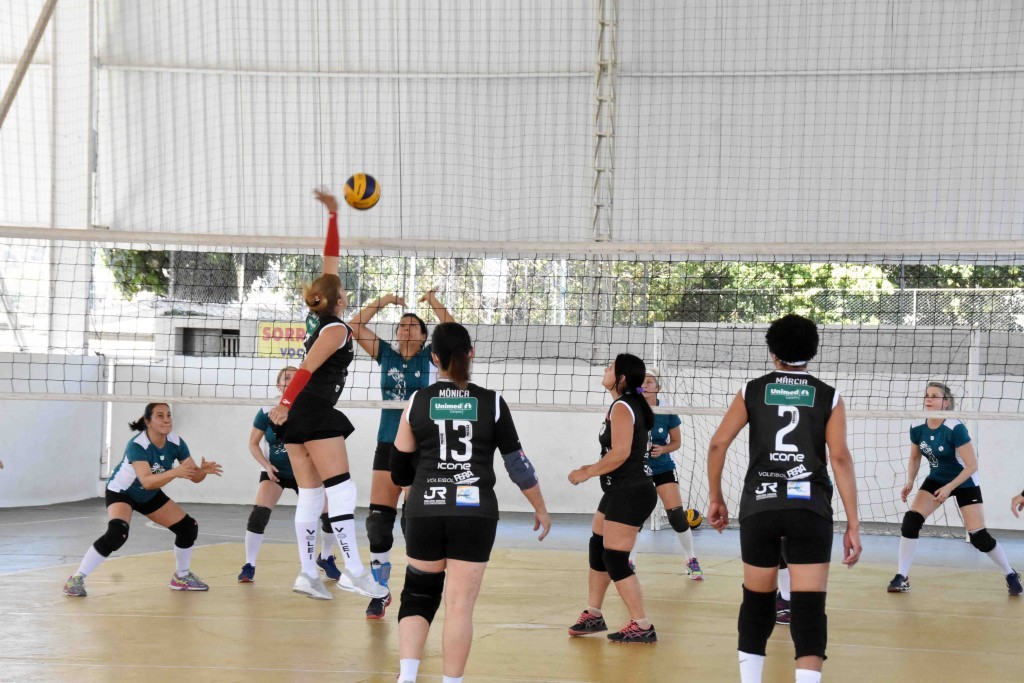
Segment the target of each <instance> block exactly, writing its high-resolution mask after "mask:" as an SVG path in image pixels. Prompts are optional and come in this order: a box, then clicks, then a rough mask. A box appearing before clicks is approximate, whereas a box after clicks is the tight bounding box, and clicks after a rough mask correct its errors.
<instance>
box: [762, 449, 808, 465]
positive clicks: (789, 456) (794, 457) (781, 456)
mask: <svg viewBox="0 0 1024 683" xmlns="http://www.w3.org/2000/svg"><path fill="white" fill-rule="evenodd" d="M768 459H769V460H771V461H772V462H803V461H804V454H803V453H779V452H778V451H775V452H772V453H769V454H768Z"/></svg>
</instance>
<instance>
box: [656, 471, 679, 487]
mask: <svg viewBox="0 0 1024 683" xmlns="http://www.w3.org/2000/svg"><path fill="white" fill-rule="evenodd" d="M651 481H653V482H654V486H655V488H657V487H658V486H661V485H662V484H678V483H679V475H678V474H676V471H675V470H669V471H668V472H658V473H657V474H655V475H654V476H652V477H651Z"/></svg>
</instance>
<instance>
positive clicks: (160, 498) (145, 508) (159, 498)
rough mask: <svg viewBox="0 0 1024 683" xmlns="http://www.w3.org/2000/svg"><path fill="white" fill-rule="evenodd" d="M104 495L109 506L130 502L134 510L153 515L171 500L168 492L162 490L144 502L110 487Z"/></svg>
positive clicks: (141, 513)
mask: <svg viewBox="0 0 1024 683" xmlns="http://www.w3.org/2000/svg"><path fill="white" fill-rule="evenodd" d="M104 497H105V498H106V501H107V502H106V505H107V507H110V506H111V505H113V504H114V503H128V504H129V505H131V506H132V510H134V511H135V512H138V513H139V514H140V515H151V514H153V513H154V512H156V511H157V510H159V509H160V508H162V507H163V506H164V505H166V504H167V503H170V502H171V499H170V498H168V497H167V494H166V493H164V492H163V491H162V490H158V491H157V492H156V495H155V496H153V497H152V498H150V499H149V500H147V501H144V502H140V501H137V500H135V499H134V498H132V497H131V496H129V495H128V494H127V493H125V492H124V491H111V490H110V489H106V492H105V496H104Z"/></svg>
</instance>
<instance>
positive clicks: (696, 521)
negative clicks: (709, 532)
mask: <svg viewBox="0 0 1024 683" xmlns="http://www.w3.org/2000/svg"><path fill="white" fill-rule="evenodd" d="M703 521H704V515H702V514H700V512H699V511H697V510H694V509H693V508H690V509H689V510H687V511H686V522H687V523H688V524H689V525H690V528H691V529H696V528H697V527H699V526H700V523H701V522H703Z"/></svg>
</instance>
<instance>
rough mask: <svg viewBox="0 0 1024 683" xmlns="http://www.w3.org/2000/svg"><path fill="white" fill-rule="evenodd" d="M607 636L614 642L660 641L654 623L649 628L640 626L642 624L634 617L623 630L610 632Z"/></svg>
mask: <svg viewBox="0 0 1024 683" xmlns="http://www.w3.org/2000/svg"><path fill="white" fill-rule="evenodd" d="M607 638H608V640H610V641H612V642H613V643H656V642H658V634H657V633H655V632H654V624H651V625H650V626H648V627H647V628H640V625H639V624H637V623H636V622H635V621H633V620H632V619H630V620H629V623H628V624H626V625H625V627H623V629H622V630H621V631H616V632H615V633H609V634H608V636H607Z"/></svg>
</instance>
